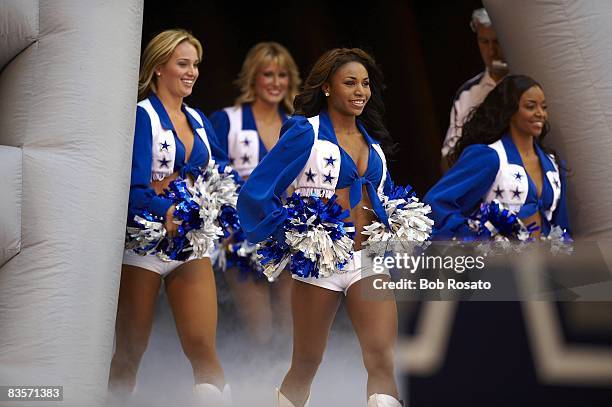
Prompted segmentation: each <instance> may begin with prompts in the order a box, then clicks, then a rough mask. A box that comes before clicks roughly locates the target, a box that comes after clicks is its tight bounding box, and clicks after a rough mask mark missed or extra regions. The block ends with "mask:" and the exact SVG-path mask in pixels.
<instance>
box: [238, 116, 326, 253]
mask: <svg viewBox="0 0 612 407" xmlns="http://www.w3.org/2000/svg"><path fill="white" fill-rule="evenodd" d="M313 143H314V131H313V128H312V126H311V125H310V123H309V122H308V120H307V119H306V118H304V117H301V116H296V117H294V118H292V119H290V120H288V121H287V122H286V123H285V124H284V125H283V127H282V129H281V137H280V139H279V141H278V142H277V143H276V145H275V146H274V148H272V150H270V152H268V154H266V156H265V157H264V159H263V160H262V161H261V162H260V163H259V165H258V166H257V167H256V168H255V169H254V170H253V172H252V173H251V175H250V176H249V178H248V180H247V181H246V183H245V184H244V186H243V187H242V189H241V191H240V195H239V196H238V217H239V218H240V223H241V225H242V227H243V229H244V231H245V233H246V236H247V239H248V240H249V241H250V242H253V243H257V242H261V241H263V240H265V239H266V238H268V237H269V236H272V235H274V236H275V237H276V238H277V239H278V240H279V241H280V242H282V241H284V240H285V238H284V231H283V228H282V224H283V222H284V221H285V219H286V218H287V210H286V209H285V208H284V207H283V203H282V201H281V196H282V195H283V192H284V191H285V190H286V189H287V187H289V185H290V184H291V183H292V182H293V181H294V180H295V179H296V178H297V176H298V174H299V173H300V171H302V169H303V168H304V166H305V165H306V162H308V157H309V156H310V150H311V148H312V145H313Z"/></svg>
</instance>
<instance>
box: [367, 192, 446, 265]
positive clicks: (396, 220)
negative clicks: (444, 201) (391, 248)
mask: <svg viewBox="0 0 612 407" xmlns="http://www.w3.org/2000/svg"><path fill="white" fill-rule="evenodd" d="M380 200H381V203H382V206H383V208H384V209H385V212H386V214H387V218H388V220H389V227H386V226H385V225H384V224H383V223H382V222H380V221H374V222H372V223H371V224H370V225H368V226H365V227H364V228H363V229H364V230H363V231H362V232H361V234H363V235H366V236H368V239H367V240H366V241H365V242H364V245H366V246H368V248H369V249H370V250H375V251H378V250H377V249H376V247H377V246H379V244H380V243H383V242H389V241H394V242H398V243H400V244H402V245H405V244H406V243H408V242H412V243H413V246H424V245H426V242H427V241H428V240H429V237H430V236H431V229H432V226H433V224H434V221H433V220H432V219H430V218H429V217H428V216H427V215H428V214H430V213H431V208H430V206H429V205H426V204H424V203H423V202H420V201H419V199H418V198H417V197H416V195H415V193H414V191H412V187H410V186H409V185H408V186H406V187H402V186H395V185H393V184H392V185H391V191H390V193H389V194H388V195H382V196H380ZM365 209H367V210H371V209H369V208H365ZM404 249H405V248H404ZM382 250H383V251H384V247H382ZM379 254H382V253H379Z"/></svg>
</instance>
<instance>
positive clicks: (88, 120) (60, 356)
mask: <svg viewBox="0 0 612 407" xmlns="http://www.w3.org/2000/svg"><path fill="white" fill-rule="evenodd" d="M142 12H143V4H142V0H127V1H126V0H106V1H103V0H88V1H76V0H2V1H0V172H1V173H2V176H1V177H0V187H1V188H2V192H1V193H0V222H1V225H2V226H1V229H0V247H1V248H2V250H1V252H0V385H14V386H33V385H54V386H63V402H62V403H60V404H61V405H62V406H75V407H76V406H78V407H82V406H99V405H104V402H105V397H106V383H107V379H108V371H109V363H110V358H111V352H112V343H113V334H114V321H115V313H116V307H117V293H118V285H119V275H120V264H121V258H122V251H123V239H124V227H125V219H126V211H127V210H126V208H127V199H128V190H129V176H126V174H129V173H130V161H131V150H132V138H133V132H134V131H133V129H134V119H135V114H134V112H135V110H134V109H135V102H136V95H137V82H138V65H139V56H140V41H141V29H142ZM5 403H6V400H4V401H2V400H0V405H5ZM47 404H48V403H44V402H43V403H42V404H41V402H40V401H32V402H27V401H23V402H19V405H20V406H29V405H32V406H41V405H47ZM9 405H13V404H12V403H11V404H9Z"/></svg>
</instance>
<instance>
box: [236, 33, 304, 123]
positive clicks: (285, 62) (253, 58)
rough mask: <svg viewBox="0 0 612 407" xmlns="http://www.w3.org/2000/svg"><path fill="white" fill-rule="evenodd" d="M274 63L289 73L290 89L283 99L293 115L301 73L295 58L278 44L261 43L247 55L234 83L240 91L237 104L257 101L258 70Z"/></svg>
mask: <svg viewBox="0 0 612 407" xmlns="http://www.w3.org/2000/svg"><path fill="white" fill-rule="evenodd" d="M272 62H275V63H276V64H278V66H279V67H281V68H284V69H286V70H287V72H288V73H289V88H288V89H287V93H286V94H285V97H284V99H283V102H282V104H283V107H284V108H285V111H286V112H287V113H293V99H294V98H295V95H297V92H298V87H299V86H300V83H301V80H300V73H299V71H298V68H297V65H296V64H295V61H294V60H293V57H292V56H291V54H290V53H289V51H287V48H285V47H283V46H282V45H281V44H279V43H277V42H260V43H258V44H256V45H254V46H253V47H252V48H251V49H250V50H249V52H248V53H247V56H246V58H245V59H244V63H243V64H242V69H241V70H240V73H239V74H238V79H236V81H235V82H234V83H235V84H236V85H237V86H238V88H239V89H240V96H238V98H237V99H236V102H235V103H236V104H237V105H239V104H242V103H251V102H254V101H255V98H256V95H255V77H256V76H257V70H258V69H259V68H261V67H262V66H266V65H268V64H270V63H272Z"/></svg>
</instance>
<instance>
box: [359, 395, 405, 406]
mask: <svg viewBox="0 0 612 407" xmlns="http://www.w3.org/2000/svg"><path fill="white" fill-rule="evenodd" d="M403 405H404V404H403V403H401V402H400V401H398V400H397V399H396V398H395V397H392V396H389V395H388V394H378V393H374V394H372V395H371V396H370V398H369V399H368V407H402V406H403Z"/></svg>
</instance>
